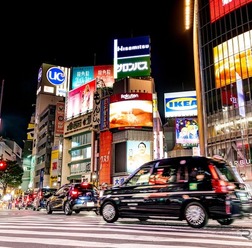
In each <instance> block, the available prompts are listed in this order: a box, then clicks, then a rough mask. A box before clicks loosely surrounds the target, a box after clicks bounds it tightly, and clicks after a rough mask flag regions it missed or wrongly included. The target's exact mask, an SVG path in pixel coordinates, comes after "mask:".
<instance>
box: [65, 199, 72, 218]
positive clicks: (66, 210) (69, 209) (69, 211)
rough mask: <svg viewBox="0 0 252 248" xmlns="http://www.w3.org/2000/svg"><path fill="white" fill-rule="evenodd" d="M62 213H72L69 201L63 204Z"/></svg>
mask: <svg viewBox="0 0 252 248" xmlns="http://www.w3.org/2000/svg"><path fill="white" fill-rule="evenodd" d="M64 213H65V215H72V213H73V211H72V209H71V206H70V204H69V202H66V203H65V205H64Z"/></svg>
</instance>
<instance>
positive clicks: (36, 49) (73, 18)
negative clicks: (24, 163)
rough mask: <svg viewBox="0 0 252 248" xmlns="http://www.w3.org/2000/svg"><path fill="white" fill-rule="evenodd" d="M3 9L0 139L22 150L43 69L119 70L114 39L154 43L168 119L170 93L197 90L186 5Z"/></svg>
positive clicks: (179, 1) (175, 1) (155, 72)
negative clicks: (166, 97) (146, 39)
mask: <svg viewBox="0 0 252 248" xmlns="http://www.w3.org/2000/svg"><path fill="white" fill-rule="evenodd" d="M111 2H112V1H111ZM42 4H43V5H42ZM26 5H27V6H26ZM92 5H93V6H92ZM0 7H1V15H0V30H1V43H0V44H1V45H0V82H1V89H2V88H3V99H2V108H1V116H2V127H1V130H0V133H1V135H2V136H3V137H4V138H9V139H11V140H14V141H16V142H17V143H18V144H19V145H20V146H21V147H23V140H25V139H26V132H27V127H28V123H29V121H30V118H31V115H32V114H33V113H34V110H35V109H34V107H33V106H32V104H34V103H35V102H36V87H37V75H38V70H39V68H40V65H41V64H42V63H48V64H54V65H60V66H65V67H72V66H92V65H106V64H113V40H114V39H117V38H118V39H119V38H130V37H137V36H150V39H151V67H152V75H151V76H152V77H153V78H154V81H155V87H156V92H157V94H158V100H159V112H160V115H161V117H162V119H163V117H164V106H163V105H164V99H163V96H164V93H169V92H176V91H183V90H194V89H195V86H194V67H193V47H192V30H190V31H185V30H184V9H183V8H184V0H169V1H166V2H163V1H148V4H147V2H146V1H137V4H136V1H125V2H122V3H120V4H119V3H118V2H116V1H115V2H114V1H113V3H110V2H109V1H102V2H101V3H99V2H93V3H92V2H88V4H86V5H85V2H84V3H83V4H79V5H78V4H77V3H74V2H73V4H71V3H67V4H65V5H64V4H63V2H62V1H61V2H59V4H58V5H57V4H56V2H55V3H54V5H53V6H51V5H48V4H47V3H46V2H41V4H40V5H37V6H35V5H34V6H33V5H31V4H29V5H28V3H27V4H26V3H23V2H22V3H21V2H20V3H17V4H15V9H16V11H13V6H8V5H7V4H4V6H0ZM3 80H4V87H2V82H3ZM163 120H164V119H163Z"/></svg>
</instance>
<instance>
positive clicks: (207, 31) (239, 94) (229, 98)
mask: <svg viewBox="0 0 252 248" xmlns="http://www.w3.org/2000/svg"><path fill="white" fill-rule="evenodd" d="M251 48H252V1H251V0H244V1H240V0H232V1H223V0H195V1H194V59H195V82H196V92H197V101H198V107H199V109H198V111H199V112H198V118H199V124H200V144H201V145H200V148H201V154H202V155H209V156H213V155H220V156H222V157H223V158H225V159H226V160H227V161H228V162H229V163H230V164H232V165H235V166H237V168H238V171H239V172H240V173H242V174H245V175H246V177H247V178H249V179H251V178H252V168H251V165H252V163H251V155H252V154H251V153H252V90H251V89H252V80H251V77H252V52H251Z"/></svg>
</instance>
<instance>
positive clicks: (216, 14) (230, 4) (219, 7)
mask: <svg viewBox="0 0 252 248" xmlns="http://www.w3.org/2000/svg"><path fill="white" fill-rule="evenodd" d="M209 2H210V15H211V22H214V21H216V20H218V19H219V18H221V17H222V16H224V15H226V14H228V13H230V12H231V11H234V10H235V9H237V8H240V7H242V6H243V5H245V4H247V3H250V2H252V0H210V1H209Z"/></svg>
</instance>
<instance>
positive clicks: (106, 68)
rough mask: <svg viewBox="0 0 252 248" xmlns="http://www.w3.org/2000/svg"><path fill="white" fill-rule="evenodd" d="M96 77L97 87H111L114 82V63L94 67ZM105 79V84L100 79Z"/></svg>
mask: <svg viewBox="0 0 252 248" xmlns="http://www.w3.org/2000/svg"><path fill="white" fill-rule="evenodd" d="M94 77H95V78H96V79H97V88H101V87H109V88H112V87H113V84H114V66H113V65H97V66H95V67H94ZM100 80H102V81H103V83H104V84H103V85H100V84H99V81H100Z"/></svg>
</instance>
